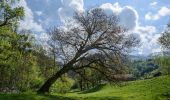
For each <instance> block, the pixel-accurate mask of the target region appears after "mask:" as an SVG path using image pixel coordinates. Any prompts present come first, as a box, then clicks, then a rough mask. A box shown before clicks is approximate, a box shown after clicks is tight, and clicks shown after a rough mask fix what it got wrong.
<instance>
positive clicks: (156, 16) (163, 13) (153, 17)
mask: <svg viewBox="0 0 170 100" xmlns="http://www.w3.org/2000/svg"><path fill="white" fill-rule="evenodd" d="M167 15H170V8H168V7H161V9H160V10H159V11H158V12H157V14H152V13H151V12H148V13H147V14H146V15H145V19H146V20H158V19H160V17H163V16H167Z"/></svg>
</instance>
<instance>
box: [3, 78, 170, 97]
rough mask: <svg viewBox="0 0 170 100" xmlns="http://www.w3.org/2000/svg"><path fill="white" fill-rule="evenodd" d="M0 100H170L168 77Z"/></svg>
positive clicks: (23, 95)
mask: <svg viewBox="0 0 170 100" xmlns="http://www.w3.org/2000/svg"><path fill="white" fill-rule="evenodd" d="M0 100H170V77H169V76H161V77H158V78H153V79H148V80H139V81H133V82H127V83H125V84H124V85H122V86H121V87H120V86H113V85H110V84H106V85H100V86H98V87H96V88H94V89H91V90H88V91H84V92H72V93H67V94H64V95H63V94H52V95H36V94H1V95H0Z"/></svg>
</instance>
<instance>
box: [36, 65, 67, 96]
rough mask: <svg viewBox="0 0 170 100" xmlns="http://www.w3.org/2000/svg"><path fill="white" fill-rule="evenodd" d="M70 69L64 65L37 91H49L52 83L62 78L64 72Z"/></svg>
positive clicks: (41, 92)
mask: <svg viewBox="0 0 170 100" xmlns="http://www.w3.org/2000/svg"><path fill="white" fill-rule="evenodd" d="M68 71H69V70H68V69H66V68H65V67H63V68H62V69H61V70H59V71H58V72H57V73H56V74H55V75H53V76H52V77H51V78H49V79H48V80H47V81H46V82H45V83H44V84H43V85H42V87H41V88H40V89H39V90H38V91H37V93H40V94H44V93H48V92H49V89H50V87H51V85H52V84H53V83H54V82H55V81H56V80H57V79H58V78H60V77H61V76H62V75H63V74H65V73H66V72H68Z"/></svg>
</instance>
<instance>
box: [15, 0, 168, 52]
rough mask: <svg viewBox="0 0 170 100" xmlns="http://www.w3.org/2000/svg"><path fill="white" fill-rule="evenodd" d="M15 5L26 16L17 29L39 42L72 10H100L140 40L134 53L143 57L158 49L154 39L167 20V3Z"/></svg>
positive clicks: (52, 0) (48, 0)
mask: <svg viewBox="0 0 170 100" xmlns="http://www.w3.org/2000/svg"><path fill="white" fill-rule="evenodd" d="M18 5H19V6H23V7H24V8H25V14H26V17H25V18H24V20H23V21H21V22H20V28H21V29H29V30H33V32H34V33H35V35H36V37H37V39H41V40H46V39H47V37H48V36H47V35H46V29H48V28H50V27H53V26H57V25H61V24H63V23H65V20H66V19H67V18H71V16H72V15H73V13H74V12H75V11H86V10H88V9H91V8H93V7H101V8H102V9H104V10H105V11H106V12H107V13H114V14H117V15H118V16H120V24H122V25H124V26H126V27H128V28H129V32H131V33H135V34H137V35H138V36H139V37H140V38H141V47H139V48H137V49H136V51H135V53H137V54H145V55H147V54H150V53H154V52H159V51H160V50H161V48H160V46H159V44H158V43H157V38H159V36H160V33H161V32H163V30H164V28H165V26H166V24H167V23H168V21H169V20H170V0H20V2H19V4H18Z"/></svg>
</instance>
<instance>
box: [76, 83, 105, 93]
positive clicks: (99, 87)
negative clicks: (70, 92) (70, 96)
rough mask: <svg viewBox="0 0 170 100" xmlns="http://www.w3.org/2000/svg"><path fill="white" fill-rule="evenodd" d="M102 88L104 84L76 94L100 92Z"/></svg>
mask: <svg viewBox="0 0 170 100" xmlns="http://www.w3.org/2000/svg"><path fill="white" fill-rule="evenodd" d="M104 86H106V84H100V85H97V86H95V87H94V88H92V89H89V90H86V91H83V92H80V93H78V94H86V93H92V92H97V91H100V90H101V89H103V87H104Z"/></svg>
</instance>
